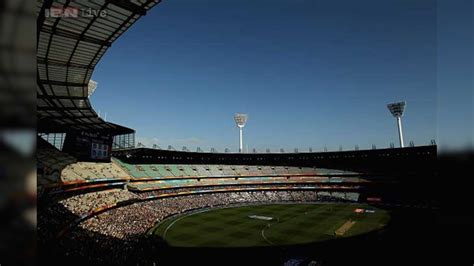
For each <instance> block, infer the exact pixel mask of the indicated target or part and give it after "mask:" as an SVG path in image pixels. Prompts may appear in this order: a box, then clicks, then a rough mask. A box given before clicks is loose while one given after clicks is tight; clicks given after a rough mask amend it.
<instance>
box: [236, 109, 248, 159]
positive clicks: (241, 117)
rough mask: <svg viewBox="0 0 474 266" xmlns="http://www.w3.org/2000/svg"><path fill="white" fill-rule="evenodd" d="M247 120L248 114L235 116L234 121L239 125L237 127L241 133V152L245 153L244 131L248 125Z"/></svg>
mask: <svg viewBox="0 0 474 266" xmlns="http://www.w3.org/2000/svg"><path fill="white" fill-rule="evenodd" d="M247 119H248V115H247V114H242V113H237V114H235V115H234V120H235V123H236V124H237V127H238V128H239V133H240V135H239V136H240V138H239V140H240V141H239V152H243V151H244V140H243V133H242V131H243V130H244V127H245V124H246V123H247Z"/></svg>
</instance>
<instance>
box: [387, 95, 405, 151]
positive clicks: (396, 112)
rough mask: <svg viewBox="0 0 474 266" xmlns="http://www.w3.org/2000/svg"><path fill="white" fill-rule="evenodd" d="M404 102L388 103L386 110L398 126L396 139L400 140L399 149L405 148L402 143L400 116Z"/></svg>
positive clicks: (403, 108)
mask: <svg viewBox="0 0 474 266" xmlns="http://www.w3.org/2000/svg"><path fill="white" fill-rule="evenodd" d="M405 106H406V102H405V101H403V102H398V103H390V104H387V107H388V110H390V113H392V115H393V116H394V117H395V118H396V119H397V126H398V137H399V139H400V148H403V147H405V145H404V143H403V130H402V116H403V112H404V111H405Z"/></svg>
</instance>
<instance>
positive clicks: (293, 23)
mask: <svg viewBox="0 0 474 266" xmlns="http://www.w3.org/2000/svg"><path fill="white" fill-rule="evenodd" d="M437 38H438V36H437V9H436V3H435V2H434V1H428V0H417V1H412V0H384V1H375V0H374V1H337V0H336V1H303V0H291V1H290V0H287V1H283V0H274V1H266V0H260V1H255V0H254V1H250V0H239V1H235V0H228V1H222V0H220V1H219V0H207V1H191V0H168V1H163V3H161V4H159V5H158V6H156V7H155V8H154V9H152V10H151V11H150V12H149V13H148V14H147V15H146V16H145V17H143V18H141V19H140V20H139V21H138V22H137V23H136V24H135V25H133V26H132V28H130V29H129V30H128V31H127V32H126V33H125V34H124V35H123V36H122V37H121V38H119V39H118V40H117V41H116V42H115V43H114V44H113V45H112V47H111V48H110V49H109V50H108V52H107V53H106V55H105V56H104V57H103V58H102V60H101V61H100V63H99V64H98V66H97V68H96V70H95V72H94V76H93V79H94V80H96V81H97V82H98V83H99V85H98V89H97V90H96V92H95V93H94V95H93V96H92V103H93V106H94V108H95V109H96V110H100V111H101V113H102V114H103V113H104V112H106V113H107V120H109V121H112V122H115V123H119V124H123V125H125V126H128V127H131V128H134V129H136V130H137V140H138V141H142V142H144V143H145V144H148V145H151V144H152V143H156V144H158V145H160V146H161V147H162V148H165V147H167V146H168V145H173V146H174V147H175V148H178V149H181V147H182V146H188V147H189V148H190V149H192V150H194V149H196V147H198V146H199V147H201V148H203V149H205V150H209V149H210V148H211V147H215V148H217V149H218V150H221V151H222V150H223V149H224V148H225V147H228V148H230V149H231V150H234V151H235V150H237V149H238V129H237V127H236V126H235V123H234V121H233V114H234V113H236V112H245V113H248V114H249V121H248V124H247V126H246V128H245V130H244V139H245V142H246V143H245V144H246V145H248V147H249V149H252V148H256V149H258V150H260V151H264V150H265V148H267V147H268V148H270V149H272V150H277V149H280V148H284V149H286V150H290V149H291V150H292V149H293V148H295V147H298V148H299V149H300V150H307V149H308V147H312V148H313V150H322V149H323V148H324V147H325V146H326V147H328V149H330V150H336V149H338V147H339V145H342V146H343V147H344V149H353V147H354V145H359V146H360V147H361V148H370V146H371V144H376V145H377V146H378V147H387V146H388V145H389V143H390V142H393V143H395V144H397V141H398V135H397V130H396V123H395V119H394V118H393V117H392V116H391V115H390V113H389V112H388V110H387V108H386V104H387V103H389V102H393V101H398V100H406V101H407V109H406V114H405V116H404V118H403V125H404V134H405V142H406V143H408V142H409V141H410V140H413V141H414V142H415V143H416V144H428V143H429V141H430V140H431V139H436V137H437V95H438V92H437V82H438V80H437V60H438V58H437V41H438V39H437Z"/></svg>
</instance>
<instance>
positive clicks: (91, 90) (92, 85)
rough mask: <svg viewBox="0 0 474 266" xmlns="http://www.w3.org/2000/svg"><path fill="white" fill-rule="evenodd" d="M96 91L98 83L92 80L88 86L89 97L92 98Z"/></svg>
mask: <svg viewBox="0 0 474 266" xmlns="http://www.w3.org/2000/svg"><path fill="white" fill-rule="evenodd" d="M95 89H97V81H93V80H92V79H90V80H89V83H88V84H87V97H90V96H91V95H92V93H94V91H95Z"/></svg>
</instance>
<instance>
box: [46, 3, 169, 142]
mask: <svg viewBox="0 0 474 266" xmlns="http://www.w3.org/2000/svg"><path fill="white" fill-rule="evenodd" d="M160 1H161V0H75V1H70V0H59V1H54V2H53V1H52V0H44V1H43V0H39V1H38V2H37V12H38V14H37V66H38V67H37V84H38V86H37V116H38V131H39V132H54V131H57V130H61V131H64V130H65V129H66V130H84V131H99V132H101V131H104V132H108V133H111V134H114V135H117V134H127V133H132V132H134V131H133V130H132V129H128V128H125V127H122V126H119V125H116V124H113V123H109V122H106V121H104V120H103V119H101V118H100V117H99V116H98V115H97V113H96V112H95V111H94V110H93V108H92V106H91V104H90V101H89V98H88V92H89V90H88V85H89V81H90V78H91V76H92V72H93V70H94V68H95V66H96V64H97V63H98V61H99V60H100V58H101V57H102V56H103V55H104V53H105V52H106V51H107V49H108V48H109V47H110V46H111V45H112V43H113V42H114V41H115V40H116V39H117V38H118V37H120V35H121V34H123V33H124V32H125V31H126V30H127V29H128V28H129V27H130V26H131V25H132V24H133V23H134V22H135V21H136V20H138V19H139V18H140V17H141V16H143V15H145V14H146V12H147V11H148V10H149V9H150V8H152V7H153V6H155V5H156V4H158V3H159V2H160ZM58 10H59V12H64V13H63V14H59V15H58V13H55V12H54V11H58ZM91 14H94V15H91Z"/></svg>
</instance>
